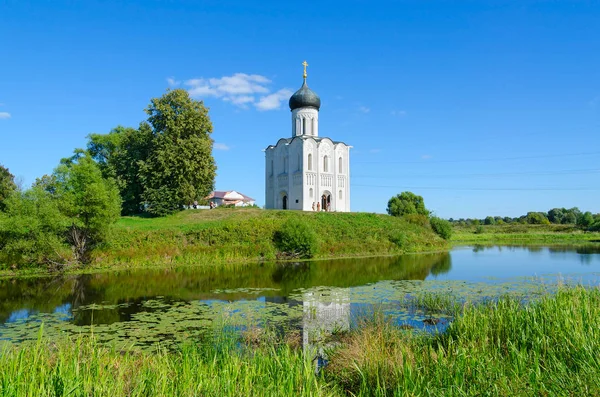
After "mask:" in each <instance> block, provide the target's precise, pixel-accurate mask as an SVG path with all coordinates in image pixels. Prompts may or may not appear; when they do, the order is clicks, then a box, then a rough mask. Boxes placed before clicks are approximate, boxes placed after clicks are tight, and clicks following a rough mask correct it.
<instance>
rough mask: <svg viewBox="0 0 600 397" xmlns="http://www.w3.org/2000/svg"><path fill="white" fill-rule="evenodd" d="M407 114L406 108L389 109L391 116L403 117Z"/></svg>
mask: <svg viewBox="0 0 600 397" xmlns="http://www.w3.org/2000/svg"><path fill="white" fill-rule="evenodd" d="M407 114H408V113H407V112H406V110H392V111H391V115H392V116H397V117H404V116H406V115H407Z"/></svg>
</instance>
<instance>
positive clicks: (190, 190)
mask: <svg viewBox="0 0 600 397" xmlns="http://www.w3.org/2000/svg"><path fill="white" fill-rule="evenodd" d="M146 113H147V114H148V116H149V117H148V122H149V123H150V125H151V127H152V134H153V137H154V138H153V141H152V148H151V151H150V153H149V155H148V158H147V159H146V160H145V161H141V162H140V178H141V181H142V185H143V187H144V192H143V193H142V197H143V199H144V203H145V205H146V210H147V211H149V212H150V213H153V214H155V215H166V214H169V213H172V212H174V211H177V210H179V209H181V208H182V206H183V205H185V204H188V203H190V202H192V201H194V200H198V199H202V198H204V197H206V196H207V195H208V194H209V193H210V191H211V190H212V189H213V188H214V180H215V175H216V165H215V160H214V158H213V156H212V146H213V140H212V139H211V137H210V134H211V133H212V123H211V121H210V118H209V117H208V109H207V108H206V107H205V106H204V104H203V102H202V101H196V100H193V99H192V98H190V96H189V94H188V92H187V91H186V90H183V89H176V90H168V91H167V92H166V93H165V94H164V95H163V96H162V97H160V98H153V99H152V100H151V102H150V105H149V106H148V108H147V109H146Z"/></svg>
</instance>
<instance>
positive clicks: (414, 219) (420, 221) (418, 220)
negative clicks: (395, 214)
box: [402, 214, 429, 227]
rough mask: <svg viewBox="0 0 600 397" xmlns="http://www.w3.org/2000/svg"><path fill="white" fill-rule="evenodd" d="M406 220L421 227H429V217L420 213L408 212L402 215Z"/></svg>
mask: <svg viewBox="0 0 600 397" xmlns="http://www.w3.org/2000/svg"><path fill="white" fill-rule="evenodd" d="M402 219H404V220H405V221H406V222H408V223H412V224H413V225H419V226H423V227H429V218H427V216H425V215H421V214H409V215H404V216H403V217H402Z"/></svg>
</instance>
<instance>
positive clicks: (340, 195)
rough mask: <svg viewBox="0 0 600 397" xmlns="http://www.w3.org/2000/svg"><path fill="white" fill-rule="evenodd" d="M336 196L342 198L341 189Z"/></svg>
mask: <svg viewBox="0 0 600 397" xmlns="http://www.w3.org/2000/svg"><path fill="white" fill-rule="evenodd" d="M338 196H339V197H340V200H341V199H342V191H341V190H340V192H339V194H338Z"/></svg>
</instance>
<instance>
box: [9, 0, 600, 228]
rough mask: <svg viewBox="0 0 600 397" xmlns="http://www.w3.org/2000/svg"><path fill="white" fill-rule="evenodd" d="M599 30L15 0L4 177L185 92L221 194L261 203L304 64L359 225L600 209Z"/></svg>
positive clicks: (325, 8) (570, 13)
mask: <svg viewBox="0 0 600 397" xmlns="http://www.w3.org/2000/svg"><path fill="white" fill-rule="evenodd" d="M599 27H600V3H598V2H595V1H563V2H558V1H535V2H534V1H526V0H523V1H493V2H490V1H462V2H455V1H427V2H425V1H394V2H373V1H346V2H334V1H327V2H311V1H297V2H296V1H272V2H270V1H260V2H248V1H243V2H242V1H239V2H238V1H175V0H173V1H150V0H144V1H128V2H127V3H126V4H125V2H122V3H121V2H119V3H117V2H96V1H85V2H73V1H60V0H56V1H38V2H32V1H29V2H28V1H22V0H19V1H12V0H8V1H7V0H5V1H3V2H0V37H1V38H2V40H1V42H2V44H1V46H0V54H1V56H0V103H1V105H0V163H1V164H4V165H5V166H7V167H8V168H9V169H10V170H11V172H12V173H13V174H15V175H17V176H18V177H19V178H20V179H21V181H22V182H23V184H24V185H25V186H28V185H30V184H31V183H32V182H33V181H34V180H35V178H36V177H38V176H41V175H43V174H45V173H50V172H52V169H53V168H54V167H55V166H56V165H57V164H58V161H59V159H60V158H61V157H66V156H68V155H69V154H70V153H71V152H72V150H73V149H74V148H76V147H84V146H85V144H86V136H87V135H88V134H90V133H106V132H108V131H110V130H111V129H112V128H114V127H115V126H117V125H125V126H134V127H135V126H137V125H138V124H139V122H140V121H141V120H143V119H144V118H145V114H144V113H143V109H144V108H145V107H146V106H147V105H148V103H149V100H150V98H152V97H157V96H160V95H162V94H163V93H164V91H165V90H166V89H167V87H169V86H178V87H183V88H186V89H189V90H190V92H191V93H192V94H193V95H194V96H195V98H197V99H203V100H204V101H205V104H206V105H207V106H208V107H209V108H210V116H211V119H212V121H213V124H214V133H213V138H214V140H215V142H216V144H215V151H214V155H215V158H216V161H217V166H218V176H217V180H216V187H217V189H219V190H230V189H233V190H238V191H240V192H242V193H244V194H246V195H249V196H252V197H254V198H256V199H257V202H258V203H259V204H263V203H264V153H263V152H262V149H264V148H265V147H266V146H268V145H269V144H275V143H276V142H277V140H278V139H279V138H281V137H287V136H290V135H291V121H290V112H289V108H288V107H287V100H288V98H289V94H290V93H291V92H293V91H295V90H296V89H298V88H299V87H300V85H301V83H302V66H301V62H302V61H303V60H305V59H306V60H307V61H308V63H309V65H310V66H309V67H308V74H309V77H308V84H309V86H310V87H311V88H312V89H313V90H315V91H316V92H317V93H318V94H319V95H320V96H321V100H322V107H321V112H320V118H319V120H320V128H319V133H320V135H322V136H329V137H331V138H332V139H334V140H341V141H344V142H346V143H348V144H350V145H352V146H354V149H353V151H352V155H351V156H352V157H351V174H352V186H351V189H352V190H351V194H352V196H351V200H352V203H351V204H352V209H353V210H354V211H369V212H384V211H385V208H386V204H387V200H388V199H389V198H390V197H391V196H392V195H394V194H397V193H400V192H402V191H404V190H410V191H413V192H415V193H417V194H420V195H422V196H423V197H424V198H425V203H426V205H427V207H428V208H430V209H432V210H434V211H435V213H436V214H438V215H439V216H442V217H445V218H449V217H454V218H460V217H485V216H486V215H502V216H518V215H521V214H524V213H526V212H527V211H546V210H548V209H550V208H553V207H573V206H577V207H579V208H580V209H582V210H589V211H592V212H600V200H599V196H600V28H599Z"/></svg>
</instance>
